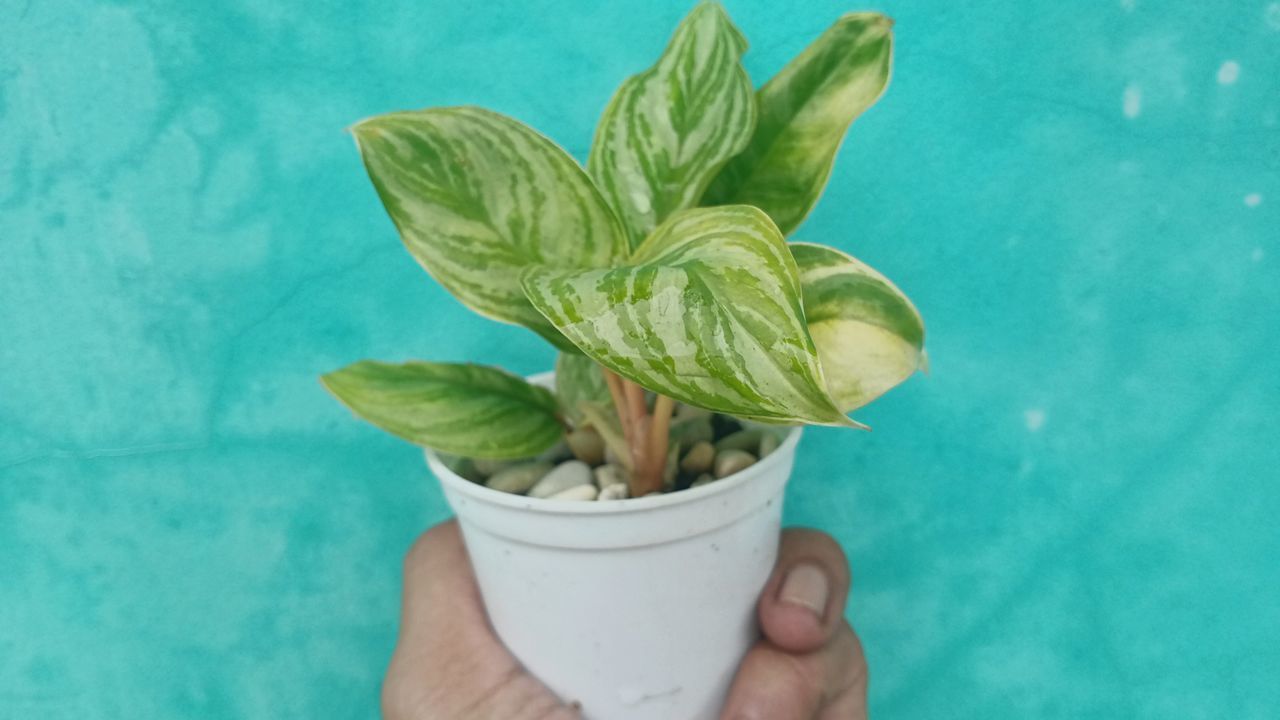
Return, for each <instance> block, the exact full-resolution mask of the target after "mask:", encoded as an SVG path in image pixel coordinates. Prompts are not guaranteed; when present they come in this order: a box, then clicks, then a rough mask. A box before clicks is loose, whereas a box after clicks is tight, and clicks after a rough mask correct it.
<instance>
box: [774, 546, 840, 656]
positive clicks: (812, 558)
mask: <svg viewBox="0 0 1280 720" xmlns="http://www.w3.org/2000/svg"><path fill="white" fill-rule="evenodd" d="M848 594H849V563H848V561H847V560H846V559H845V555H844V551H843V550H841V549H840V545H839V544H838V543H837V542H836V541H835V540H834V539H832V537H831V536H830V535H827V534H826V533H822V532H818V531H817V530H808V529H803V528H790V529H787V530H784V531H783V533H782V543H781V545H779V547H778V561H777V563H775V565H774V569H773V575H771V576H770V578H769V582H768V583H767V584H766V585H765V587H764V591H763V592H762V593H761V594H760V603H759V606H758V611H759V616H760V627H761V628H762V629H763V630H764V635H765V637H766V638H768V639H769V640H770V641H771V642H772V643H773V644H775V645H777V646H778V647H779V648H781V649H783V650H786V651H789V652H793V653H808V652H813V651H815V650H817V649H819V648H821V647H822V646H823V645H824V644H826V642H827V641H828V640H829V639H830V638H831V637H832V636H833V634H834V633H835V632H836V630H837V629H838V628H839V627H840V624H841V623H842V622H843V619H844V604H845V598H846V597H847V596H848Z"/></svg>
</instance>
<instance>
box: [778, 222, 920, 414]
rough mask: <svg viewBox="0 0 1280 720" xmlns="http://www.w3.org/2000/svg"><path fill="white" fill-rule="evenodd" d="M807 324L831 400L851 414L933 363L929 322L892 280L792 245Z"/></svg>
mask: <svg viewBox="0 0 1280 720" xmlns="http://www.w3.org/2000/svg"><path fill="white" fill-rule="evenodd" d="M791 252H792V255H794V256H795V259H796V265H797V266H798V267H799V270H800V283H801V285H802V286H803V289H804V310H805V318H806V320H807V322H808V325H809V334H810V335H812V336H813V342H814V344H815V345H817V348H818V356H819V357H820V358H821V360H822V370H823V373H824V375H825V377H826V380H827V387H828V388H829V389H830V391H831V396H832V397H833V398H835V400H836V402H837V403H838V404H839V405H840V409H841V410H844V411H846V412H848V411H850V410H853V409H854V408H858V407H861V406H863V405H866V404H867V403H869V402H871V401H872V400H874V399H876V398H877V397H879V396H880V395H882V394H884V393H885V392H886V391H887V390H889V389H890V388H892V387H893V386H895V385H897V384H898V383H900V382H902V381H903V380H905V379H907V378H908V377H910V376H911V374H912V373H914V372H915V371H916V370H918V369H920V368H922V367H923V366H924V363H925V355H924V321H923V320H922V319H921V317H920V313H919V312H918V311H917V310H916V308H915V306H914V305H912V304H911V301H910V300H909V299H907V296H906V295H905V294H903V292H902V291H901V290H899V289H898V288H897V286H895V285H894V284H893V283H892V282H890V281H889V280H888V278H886V277H885V276H883V275H881V274H880V273H878V272H876V271H875V270H873V269H872V268H871V267H870V266H868V265H866V264H865V263H862V262H860V261H859V260H857V259H856V258H854V257H852V256H850V255H846V254H845V253H842V252H840V251H839V250H835V249H833V248H829V247H825V246H822V245H814V244H811V243H792V244H791Z"/></svg>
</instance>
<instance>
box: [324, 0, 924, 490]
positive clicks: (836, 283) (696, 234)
mask: <svg viewBox="0 0 1280 720" xmlns="http://www.w3.org/2000/svg"><path fill="white" fill-rule="evenodd" d="M891 28H892V21H891V20H890V19H889V18H887V17H885V16H884V15H881V14H878V13H853V14H849V15H845V16H844V17H841V18H840V19H839V20H838V21H836V23H835V24H834V25H833V26H832V27H831V28H830V29H828V30H827V31H826V32H824V33H823V34H822V35H821V36H820V37H818V38H817V40H815V41H814V42H813V43H812V44H811V45H809V47H807V48H806V49H805V50H804V51H803V52H801V53H800V55H799V56H797V57H796V58H794V59H793V60H792V61H791V62H790V63H788V64H787V65H786V66H785V67H784V68H783V69H782V70H781V71H780V72H779V73H778V74H777V75H775V76H774V77H773V78H772V79H770V80H769V81H768V82H766V83H765V84H764V85H763V86H761V87H760V88H759V89H758V90H757V89H755V88H753V86H752V82H751V80H750V78H749V77H748V76H747V72H746V71H745V69H744V68H743V65H742V62H741V58H742V55H743V53H744V52H745V51H746V48H747V43H746V40H745V39H744V37H743V35H742V34H741V33H740V32H739V31H738V29H737V28H736V27H734V25H733V24H732V22H731V21H730V20H729V18H728V16H727V15H726V14H725V12H724V10H723V9H722V8H721V7H720V6H719V5H718V4H715V3H711V2H706V3H702V4H700V5H698V6H697V7H695V9H694V10H693V11H692V12H691V13H690V14H689V16H688V17H686V18H685V19H684V20H683V21H682V22H681V23H680V25H679V27H678V28H677V29H676V31H675V34H674V35H673V36H672V38H671V40H670V42H669V44H668V45H667V47H666V50H665V51H664V52H663V53H662V56H661V57H660V58H659V59H658V61H657V63H656V64H654V65H653V66H652V67H650V68H649V69H647V70H644V71H643V72H641V73H639V74H637V75H634V76H632V77H630V78H628V79H627V80H626V81H624V82H623V83H622V85H621V87H619V88H618V90H617V91H616V93H615V94H614V95H613V98H612V99H611V100H610V101H609V103H608V105H607V106H606V108H605V110H604V115H603V117H602V118H601V120H600V123H599V126H598V128H597V130H596V134H595V139H594V141H593V143H592V145H591V150H590V155H589V157H588V160H587V164H586V168H585V169H584V168H583V167H581V166H580V165H579V164H578V163H577V162H576V161H575V160H574V159H573V158H572V157H571V156H570V155H569V154H568V153H567V152H565V151H564V150H563V149H561V148H560V147H559V146H557V145H556V144H555V143H553V142H552V141H551V140H549V139H547V138H546V137H544V136H543V135H541V134H539V133H537V132H535V131H534V130H532V129H530V128H529V127H527V126H525V125H523V124H521V123H519V122H517V121H516V120H513V119H511V118H509V117H506V116H503V115H500V114H498V113H495V112H492V111H489V110H484V109H481V108H477V107H446V108H430V109H427V110H419V111H410V112H396V113H390V114H387V115H380V116H377V117H373V118H370V119H367V120H363V121H361V122H359V123H357V124H356V125H355V126H354V127H353V128H352V133H353V134H354V136H355V139H356V143H357V145H358V147H359V150H360V153H361V156H362V158H363V160H364V164H365V167H366V169H367V170H368V173H369V177H370V179H371V180H372V182H373V185H374V188H375V189H376V190H377V193H378V196H379V197H380V198H381V200H382V203H383V205H384V206H385V208H386V210H387V213H388V214H389V215H390V217H391V220H392V221H393V222H394V224H395V227H396V229H397V230H398V231H399V234H400V237H401V239H402V240H403V242H404V244H405V246H406V247H407V248H408V250H409V252H410V253H411V254H412V255H413V256H414V258H416V259H417V260H418V262H419V263H421V264H422V266H423V267H424V268H425V269H426V270H427V272H428V273H430V274H431V275H432V276H433V277H434V278H435V279H436V280H438V281H439V282H440V283H441V284H442V285H443V286H444V287H445V288H446V289H447V290H448V291H449V292H451V293H452V294H453V295H454V296H455V297H457V298H458V299H459V300H460V301H461V302H463V303H464V304H465V305H466V306H467V307H469V308H471V309H472V310H474V311H475V312H477V313H479V314H481V315H484V316H486V317H488V318H491V319H494V320H498V321H501V322H505V323H511V324H515V325H521V326H524V327H526V328H528V329H530V330H533V331H534V332H536V333H538V334H539V335H541V336H542V337H543V338H545V339H546V340H547V341H548V342H550V343H551V344H552V345H554V346H555V347H556V348H558V349H559V351H560V356H559V359H558V361H557V363H556V387H555V392H551V391H549V390H546V389H544V388H542V387H538V386H535V385H532V384H530V383H528V382H526V381H525V380H524V379H522V378H520V377H517V376H515V375H513V374H510V373H507V372H505V371H502V370H500V369H496V368H492V367H486V366H481V365H473V364H455V363H436V362H424V361H413V362H406V363H402V364H390V363H383V362H376V361H372V360H365V361H361V362H357V363H355V364H353V365H350V366H348V367H345V368H343V369H341V370H337V371H335V372H332V373H329V374H327V375H325V376H324V377H323V383H324V385H325V387H327V388H328V389H329V390H330V391H331V392H332V393H333V394H334V395H335V396H336V397H337V398H338V399H339V400H340V401H342V402H343V403H344V404H346V405H347V406H348V407H349V408H350V409H351V410H352V411H354V412H355V413H356V414H357V415H359V416H360V417H362V418H364V419H365V420H368V421H369V422H371V423H373V424H374V425H377V426H378V427H380V428H382V429H384V430H387V431H389V432H391V433H394V434H395V435H398V436H400V437H402V438H404V439H406V440H409V441H410V442H413V443H416V444H419V445H422V446H425V447H429V448H433V449H435V450H437V451H440V452H442V453H446V454H450V455H455V456H461V457H465V458H470V459H480V460H485V461H501V460H509V459H515V458H530V457H534V456H537V455H539V454H540V453H545V452H547V451H548V449H549V448H553V447H555V446H557V444H558V443H559V442H560V441H561V440H563V439H564V438H565V436H566V433H575V432H580V431H585V432H595V433H597V434H598V435H600V437H601V438H602V440H603V441H604V442H605V444H606V446H607V452H608V454H609V455H610V456H611V458H612V460H613V461H614V464H615V465H617V466H620V467H621V468H623V469H624V470H625V471H626V478H625V481H626V483H627V485H628V494H629V495H630V496H632V497H639V496H641V495H646V494H649V493H652V492H655V491H659V490H661V489H662V488H663V487H664V475H666V476H667V478H666V479H667V482H668V485H669V484H670V483H669V479H670V473H671V470H670V468H671V467H672V463H673V462H676V461H677V460H679V458H678V457H677V454H676V453H673V452H672V449H673V448H681V450H680V452H684V451H686V450H691V449H692V448H691V447H684V445H686V443H684V441H683V440H682V439H681V436H680V433H681V432H684V431H685V430H687V427H686V426H687V425H688V423H687V422H686V421H685V418H689V417H697V416H698V415H699V409H701V410H703V411H710V413H715V414H718V415H722V416H731V417H734V418H739V419H741V420H744V421H747V422H748V423H764V424H771V425H794V424H817V425H834V426H844V427H863V426H862V425H861V424H860V423H858V422H856V421H854V420H852V419H850V418H849V416H848V414H847V413H849V412H851V411H852V410H854V409H856V408H859V407H861V406H863V405H865V404H866V403H868V402H870V401H871V400H873V399H875V398H876V397H878V396H879V395H881V394H882V393H884V392H885V391H886V390H888V389H889V388H891V387H893V386H894V385H896V384H898V383H900V382H902V381H903V380H904V379H906V378H907V377H909V376H910V375H911V374H912V373H914V372H915V371H916V370H917V369H920V368H922V367H923V366H924V363H925V354H924V325H923V322H922V320H921V318H920V315H919V313H918V312H917V311H916V309H915V308H914V307H913V305H912V304H911V302H910V301H909V300H908V299H907V298H906V296H905V295H904V294H903V293H902V292H901V291H900V290H899V289H898V288H897V287H896V286H895V285H894V284H893V283H891V282H889V280H888V279H886V278H885V277H884V276H882V275H881V274H879V273H877V272H876V271H875V270H873V269H871V268H870V267H868V266H867V265H865V264H863V263H862V262H859V261H858V260H856V259H854V258H853V257H851V256H849V255H847V254H846V253H844V252H841V251H839V250H836V249H834V248H831V247H826V246H823V245H817V244H812V243H809V242H789V241H788V240H787V238H788V236H790V235H791V234H793V233H794V232H795V231H796V229H797V228H798V227H799V226H800V224H801V223H802V222H803V220H804V219H805V217H806V216H807V215H808V214H809V212H810V211H811V210H812V209H813V207H814V205H815V204H816V202H817V200H818V198H819V196H820V195H821V193H822V191H823V189H824V187H825V185H826V183H827V180H828V177H829V175H830V173H831V168H832V164H833V162H834V160H835V156H836V152H837V150H838V148H839V147H840V144H841V142H842V140H843V138H844V136H845V133H846V131H847V129H848V127H849V125H850V124H851V123H852V122H853V120H854V119H855V118H857V117H858V116H859V115H861V114H862V112H863V111H865V110H866V109H867V108H868V107H870V106H871V105H872V104H873V103H875V102H876V100H877V99H879V97H880V96H881V94H882V93H883V92H884V90H885V88H886V86H887V85H888V81H889V76H890V68H891V58H892V32H891ZM707 414H709V413H702V416H704V417H705V416H706V415H707ZM673 415H675V416H676V419H675V421H674V422H673ZM673 437H674V439H673ZM571 439H574V438H573V436H571ZM710 439H711V438H704V439H703V440H702V442H706V441H709V440H710ZM588 444H589V443H588ZM696 444H697V442H690V443H687V445H696ZM730 449H732V448H730ZM576 452H578V450H577V449H576V448H575V453H576ZM583 452H592V453H593V454H598V453H596V452H595V450H594V449H592V450H588V451H583ZM708 452H709V451H707V450H706V449H705V448H699V449H698V450H697V452H696V453H695V454H696V455H697V457H696V458H694V460H691V461H689V462H686V463H684V465H685V467H695V466H697V465H698V464H699V463H701V462H702V460H703V459H704V456H706V454H707V453H708ZM726 452H727V451H726ZM685 457H686V459H687V458H688V455H686V456H685ZM733 457H740V456H733ZM695 461H696V462H695ZM490 464H493V462H490ZM498 465H501V463H498ZM735 467H736V466H735Z"/></svg>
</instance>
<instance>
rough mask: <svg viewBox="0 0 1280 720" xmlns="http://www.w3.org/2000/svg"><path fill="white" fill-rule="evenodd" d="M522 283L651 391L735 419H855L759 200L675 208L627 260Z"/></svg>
mask: <svg viewBox="0 0 1280 720" xmlns="http://www.w3.org/2000/svg"><path fill="white" fill-rule="evenodd" d="M523 279H524V288H525V292H526V293H528V296H529V299H530V300H532V301H533V304H534V306H535V307H537V308H538V310H540V311H541V312H542V313H543V314H545V315H546V316H547V318H548V319H549V320H551V322H552V323H553V324H554V325H555V326H556V327H557V328H559V329H560V331H561V332H562V333H564V335H565V337H567V338H569V339H570V340H572V341H573V342H574V343H575V344H577V345H578V347H580V348H582V350H583V352H585V353H586V354H587V355H589V356H591V357H592V358H594V359H595V360H597V361H598V362H600V363H601V364H603V365H605V366H606V367H608V368H610V369H611V370H613V371H615V372H617V373H618V374H620V375H622V376H624V377H627V378H630V379H631V380H634V381H635V382H637V383H639V384H640V385H642V386H644V387H646V388H648V389H650V390H654V391H656V392H660V393H663V394H665V395H669V396H671V397H673V398H675V399H677V400H681V401H683V402H686V403H689V404H692V405H697V406H699V407H703V408H707V409H710V410H716V411H719V412H725V413H730V414H733V415H745V416H750V417H761V418H769V419H772V420H775V421H785V422H812V423H820V424H827V425H852V424H853V423H852V422H851V421H850V420H849V419H848V418H846V417H845V416H844V415H843V414H842V413H841V412H840V410H839V409H838V408H837V407H836V406H835V404H834V403H833V401H832V400H831V398H830V397H828V395H827V390H826V384H825V382H824V381H823V378H822V369H821V367H820V366H819V364H818V355H817V351H816V350H815V349H814V346H813V342H812V341H811V340H810V338H809V333H808V331H807V330H806V329H805V324H804V312H803V310H802V309H801V304H800V303H801V300H800V281H799V276H798V274H797V271H796V265H795V261H794V260H793V259H792V257H791V252H790V251H789V250H788V248H787V245H786V242H785V241H784V240H783V238H782V235H781V234H780V233H779V232H778V230H777V228H775V227H774V226H773V223H772V222H770V221H769V218H768V217H767V216H766V215H765V214H764V213H763V212H761V211H760V210H758V209H756V208H753V207H748V206H745V205H740V206H725V207H717V208H703V209H695V210H687V211H684V212H681V213H677V214H676V215H674V216H672V217H671V218H670V219H669V220H667V222H665V223H663V224H662V225H661V226H659V227H658V229H657V230H655V231H654V233H653V234H652V235H651V236H649V238H648V239H646V240H645V242H644V243H643V244H642V245H640V247H639V248H637V249H636V251H635V253H634V255H633V256H632V258H631V260H630V261H629V263H627V264H625V265H622V266H619V267H615V268H612V269H608V270H577V271H574V270H557V269H554V268H549V267H535V268H530V269H529V270H528V271H526V272H525V274H524V276H523Z"/></svg>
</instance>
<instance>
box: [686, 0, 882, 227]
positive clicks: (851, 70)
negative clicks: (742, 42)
mask: <svg viewBox="0 0 1280 720" xmlns="http://www.w3.org/2000/svg"><path fill="white" fill-rule="evenodd" d="M892 26H893V21H892V20H890V19H889V18H888V17H885V16H884V15H881V14H879V13H853V14H849V15H845V16H844V17H842V18H840V20H838V21H837V22H836V23H835V24H834V25H833V26H831V28H829V29H828V30H827V31H826V32H825V33H823V34H822V35H821V36H819V37H818V39H817V40H815V41H814V42H813V44H811V45H810V46H809V47H807V48H805V50H804V51H803V52H801V53H800V54H799V55H798V56H796V58H795V59H793V60H792V61H791V62H790V63H788V64H787V66H786V67H784V68H783V69H782V71H781V72H779V73H778V74H777V75H775V76H774V77H773V78H772V79H771V80H769V82H767V83H765V85H764V86H763V87H761V88H760V91H759V92H758V93H757V95H756V100H757V104H758V106H759V116H758V120H757V124H756V131H755V134H754V135H753V136H752V138H751V143H750V144H749V145H748V146H747V148H746V150H744V151H743V152H742V154H740V155H738V156H737V157H735V158H734V159H733V160H731V161H730V162H729V163H728V164H727V165H726V166H725V167H724V169H723V170H722V171H721V172H720V174H719V175H718V176H717V177H716V178H715V180H714V181H713V182H712V183H711V185H710V187H708V189H707V192H706V195H705V196H704V197H703V204H704V205H721V204H730V203H735V204H736V203H741V204H747V205H755V206H756V207H758V208H761V209H762V210H764V211H765V212H767V213H768V214H769V217H771V218H773V221H774V222H775V223H777V225H778V227H779V228H780V229H781V230H782V231H783V234H786V235H789V234H791V232H792V231H794V230H795V229H796V227H798V226H799V225H800V223H801V222H802V221H803V220H804V218H805V217H806V216H807V215H808V214H809V211H810V210H812V209H813V206H814V205H815V204H816V203H817V201H818V197H819V196H820V195H821V194H822V190H823V188H824V187H825V186H826V184H827V178H828V177H829V176H830V174H831V165H832V163H833V162H834V161H835V156H836V151H837V150H839V148H840V143H841V142H842V141H843V139H844V136H845V133H846V131H847V130H848V129H849V125H850V124H851V123H852V122H853V121H854V119H855V118H857V117H858V116H859V115H861V114H862V113H863V111H865V110H866V109H867V108H869V107H871V105H873V104H874V103H875V102H876V100H878V99H879V98H880V96H881V95H882V94H884V90H885V88H886V87H887V86H888V84H889V76H890V72H891V66H892V57H893V33H892V31H891V28H892Z"/></svg>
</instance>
